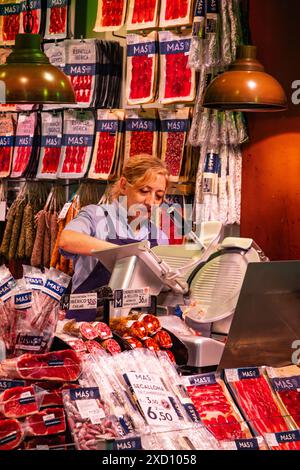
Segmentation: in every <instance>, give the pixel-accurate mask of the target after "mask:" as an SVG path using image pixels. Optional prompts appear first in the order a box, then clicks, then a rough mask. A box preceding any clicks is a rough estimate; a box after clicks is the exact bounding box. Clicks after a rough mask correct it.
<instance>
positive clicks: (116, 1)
mask: <svg viewBox="0 0 300 470" xmlns="http://www.w3.org/2000/svg"><path fill="white" fill-rule="evenodd" d="M126 4H127V2H126V0H98V9H97V18H96V24H95V26H94V31H95V32H96V33H101V32H106V31H116V30H118V29H120V28H121V27H122V26H123V24H124V20H125V13H126Z"/></svg>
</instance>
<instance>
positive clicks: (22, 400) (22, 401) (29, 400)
mask: <svg viewBox="0 0 300 470" xmlns="http://www.w3.org/2000/svg"><path fill="white" fill-rule="evenodd" d="M19 403H20V405H28V404H29V403H35V397H32V396H31V397H26V398H20V400H19Z"/></svg>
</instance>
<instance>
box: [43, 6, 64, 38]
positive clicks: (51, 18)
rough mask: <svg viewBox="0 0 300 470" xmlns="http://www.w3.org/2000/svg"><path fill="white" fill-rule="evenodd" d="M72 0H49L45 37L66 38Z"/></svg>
mask: <svg viewBox="0 0 300 470" xmlns="http://www.w3.org/2000/svg"><path fill="white" fill-rule="evenodd" d="M69 8H70V0H47V13H46V31H45V36H44V37H45V39H66V38H67V36H68V16H69Z"/></svg>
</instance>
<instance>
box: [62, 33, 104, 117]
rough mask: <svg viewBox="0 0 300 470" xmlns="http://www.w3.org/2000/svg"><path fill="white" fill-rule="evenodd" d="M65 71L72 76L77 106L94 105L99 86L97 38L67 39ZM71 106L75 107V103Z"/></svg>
mask: <svg viewBox="0 0 300 470" xmlns="http://www.w3.org/2000/svg"><path fill="white" fill-rule="evenodd" d="M65 73H66V75H68V77H69V78H70V80H71V83H72V86H73V88H74V92H75V97H76V101H77V107H80V108H82V107H87V108H89V107H91V106H94V104H95V100H96V96H95V93H96V87H97V81H96V80H97V49H96V40H95V39H85V40H84V41H81V40H76V39H74V40H68V41H66V67H65ZM69 107H70V106H69ZM71 107H74V105H73V106H71ZM75 107H76V105H75Z"/></svg>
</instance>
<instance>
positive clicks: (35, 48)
mask: <svg viewBox="0 0 300 470" xmlns="http://www.w3.org/2000/svg"><path fill="white" fill-rule="evenodd" d="M0 81H2V82H3V83H4V85H5V96H4V97H1V98H3V99H2V102H4V103H7V104H18V103H20V104H74V103H76V99H75V94H74V90H73V88H72V85H71V82H70V80H69V79H68V77H67V76H66V75H65V74H64V73H63V72H62V71H61V70H59V69H58V68H57V67H54V66H53V65H51V64H50V62H49V59H48V57H47V56H46V55H45V54H44V53H43V52H42V50H41V37H40V36H39V35H38V34H18V35H17V37H16V45H15V49H14V51H13V52H12V53H11V54H10V55H9V56H8V57H7V63H6V64H4V65H1V66H0ZM0 101H1V100H0Z"/></svg>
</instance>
